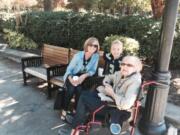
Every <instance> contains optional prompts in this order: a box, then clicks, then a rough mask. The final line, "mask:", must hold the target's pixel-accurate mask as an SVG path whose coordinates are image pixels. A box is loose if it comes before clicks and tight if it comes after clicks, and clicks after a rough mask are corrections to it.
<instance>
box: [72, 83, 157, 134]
mask: <svg viewBox="0 0 180 135" xmlns="http://www.w3.org/2000/svg"><path fill="white" fill-rule="evenodd" d="M158 84H159V83H158V82H156V81H147V82H144V83H143V84H142V85H141V88H140V91H139V95H140V93H142V92H144V91H145V90H144V87H145V86H149V85H158ZM142 99H143V97H139V96H138V97H137V99H136V100H135V102H134V105H133V107H132V109H133V110H134V111H133V114H132V115H133V117H132V121H130V126H131V130H130V135H134V133H135V127H136V123H137V117H138V114H139V109H140V106H141V101H142ZM105 106H106V105H102V106H100V107H99V108H98V109H96V110H95V111H94V112H93V113H92V118H91V120H90V121H89V122H87V123H86V124H85V125H79V126H77V127H76V128H75V130H74V133H73V135H76V132H78V131H85V133H86V135H89V130H90V128H91V126H92V125H102V122H101V121H97V120H95V116H96V113H98V112H99V111H100V110H102V109H103V108H104V107H105Z"/></svg>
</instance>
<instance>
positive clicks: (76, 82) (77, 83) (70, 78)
mask: <svg viewBox="0 0 180 135" xmlns="http://www.w3.org/2000/svg"><path fill="white" fill-rule="evenodd" d="M68 79H69V82H70V83H71V84H72V85H73V86H78V85H79V79H78V80H73V78H72V77H71V76H69V77H68Z"/></svg>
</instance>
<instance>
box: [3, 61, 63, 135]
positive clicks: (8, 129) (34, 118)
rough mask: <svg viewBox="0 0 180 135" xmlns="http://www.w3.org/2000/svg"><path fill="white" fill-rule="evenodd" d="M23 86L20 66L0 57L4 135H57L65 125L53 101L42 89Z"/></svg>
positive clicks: (34, 86) (32, 85)
mask: <svg viewBox="0 0 180 135" xmlns="http://www.w3.org/2000/svg"><path fill="white" fill-rule="evenodd" d="M22 82H23V80H22V74H21V67H20V64H17V63H15V62H13V61H10V60H7V59H4V58H2V57H0V135H57V134H58V128H59V126H61V124H62V122H61V121H60V120H59V117H58V113H57V112H55V111H54V110H53V100H47V99H46V95H45V94H44V88H40V85H37V84H36V83H31V85H29V86H23V83H22ZM35 84H36V85H35ZM37 86H39V88H37Z"/></svg>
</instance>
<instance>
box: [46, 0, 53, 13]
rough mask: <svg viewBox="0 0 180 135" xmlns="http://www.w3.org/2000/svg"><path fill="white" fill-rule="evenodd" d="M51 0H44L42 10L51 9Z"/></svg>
mask: <svg viewBox="0 0 180 135" xmlns="http://www.w3.org/2000/svg"><path fill="white" fill-rule="evenodd" d="M51 1H52V0H44V11H51V10H52V3H51Z"/></svg>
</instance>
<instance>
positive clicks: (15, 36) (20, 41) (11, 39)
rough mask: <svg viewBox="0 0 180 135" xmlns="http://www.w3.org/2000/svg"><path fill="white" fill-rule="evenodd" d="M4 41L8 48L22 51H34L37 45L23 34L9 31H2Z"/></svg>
mask: <svg viewBox="0 0 180 135" xmlns="http://www.w3.org/2000/svg"><path fill="white" fill-rule="evenodd" d="M3 32H4V39H5V40H6V41H7V42H8V45H9V47H10V48H19V49H23V50H27V49H36V48H37V47H38V45H37V44H36V43H35V42H34V41H33V40H32V39H29V38H28V37H25V36H24V34H20V33H18V32H15V31H11V30H9V29H4V30H3Z"/></svg>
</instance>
